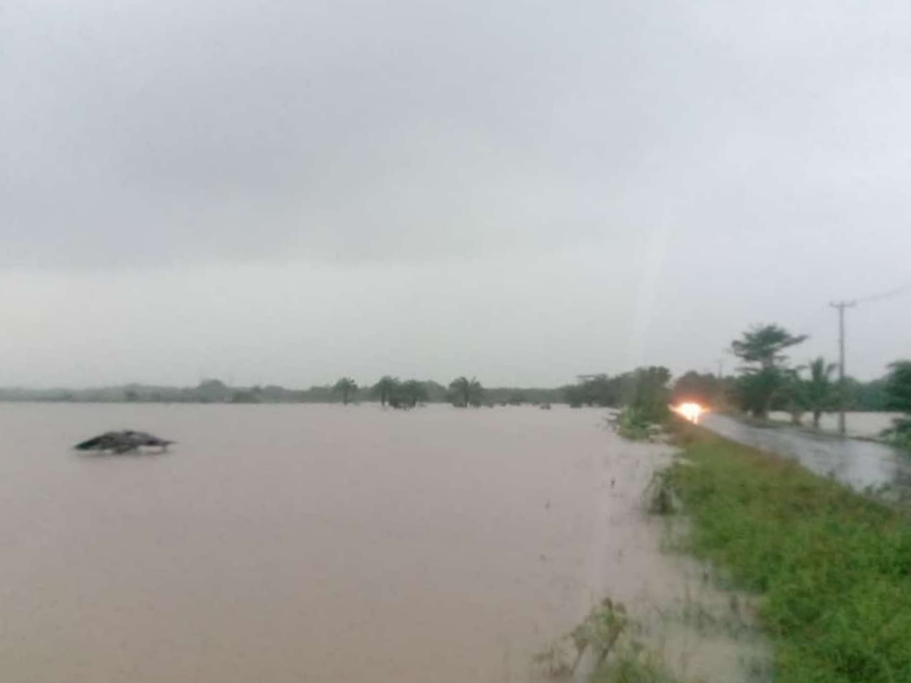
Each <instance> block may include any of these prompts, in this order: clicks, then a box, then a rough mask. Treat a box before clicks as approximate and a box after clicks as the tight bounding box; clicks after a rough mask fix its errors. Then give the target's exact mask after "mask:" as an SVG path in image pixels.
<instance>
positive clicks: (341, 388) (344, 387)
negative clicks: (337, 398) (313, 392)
mask: <svg viewBox="0 0 911 683" xmlns="http://www.w3.org/2000/svg"><path fill="white" fill-rule="evenodd" d="M332 390H333V391H335V392H337V393H339V394H341V395H342V403H344V404H345V405H348V401H349V400H350V398H351V394H353V393H355V392H356V391H357V382H355V381H354V380H353V379H351V378H350V377H342V378H341V379H340V380H339V381H338V382H336V383H335V386H334V387H332Z"/></svg>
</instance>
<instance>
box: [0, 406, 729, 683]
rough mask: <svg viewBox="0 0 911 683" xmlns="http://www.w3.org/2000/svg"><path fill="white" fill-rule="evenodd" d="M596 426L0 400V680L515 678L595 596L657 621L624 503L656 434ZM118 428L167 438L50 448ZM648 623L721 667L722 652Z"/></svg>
mask: <svg viewBox="0 0 911 683" xmlns="http://www.w3.org/2000/svg"><path fill="white" fill-rule="evenodd" d="M602 419H603V414H602V413H599V412H596V411H588V410H569V409H559V408H555V409H554V410H552V411H541V410H537V409H533V408H498V409H492V410H487V409H484V410H467V411H466V410H456V409H453V408H449V407H442V406H440V407H431V408H425V409H418V410H414V411H411V412H408V413H400V412H394V411H383V410H380V409H379V408H378V407H376V406H366V405H365V406H352V407H347V408H345V407H342V406H177V405H175V406H152V405H145V406H143V405H41V404H26V405H15V404H2V405H0V433H2V434H3V444H4V445H3V452H2V458H3V464H4V468H3V477H0V553H2V561H0V615H2V619H0V661H2V662H3V681H4V683H25V682H26V681H67V683H83V682H84V683H115V682H116V683H122V682H123V681H131V682H132V683H145V682H149V683H151V682H153V681H154V682H156V683H157V682H160V681H168V682H169V683H190V682H193V683H201V682H203V681H212V682H214V681H218V683H249V682H250V681H270V683H284V682H289V683H290V682H292V681H293V682H295V683H300V682H301V681H313V682H315V683H316V682H320V683H321V682H334V681H345V682H346V683H360V682H363V683H368V682H369V683H376V682H378V681H396V683H427V681H434V682H435V683H448V682H452V683H486V682H496V683H500V682H515V683H521V682H525V681H534V680H536V676H535V675H534V674H533V673H531V671H530V664H529V662H530V659H531V656H532V655H533V654H534V653H535V652H538V651H540V650H541V649H543V648H546V647H547V646H548V645H549V644H550V643H552V642H553V640H554V639H555V638H557V637H559V636H561V635H562V634H564V633H566V632H567V631H568V630H570V629H571V628H572V627H573V626H574V625H575V624H576V623H578V621H579V620H580V619H581V618H582V617H583V616H584V614H585V613H586V612H587V610H588V609H589V607H590V606H591V605H592V604H594V603H595V602H596V601H598V600H600V599H601V598H602V597H604V596H605V595H612V596H613V597H615V598H618V599H621V600H623V601H624V602H627V603H628V604H629V605H630V606H631V607H633V608H634V609H639V610H642V611H643V612H649V610H652V613H662V614H669V613H670V612H669V610H671V609H673V608H674V606H675V605H679V604H683V603H682V602H680V601H681V600H682V599H683V597H682V596H684V594H685V595H691V592H690V583H689V581H690V578H691V576H692V572H690V573H687V569H686V567H685V566H684V565H683V564H679V565H678V564H677V562H676V561H675V560H674V559H673V558H669V557H667V556H666V555H664V554H662V553H661V552H660V551H659V542H660V529H659V528H657V527H656V526H654V522H650V521H649V520H648V519H647V518H646V517H645V516H644V515H643V514H642V513H641V511H640V499H639V497H640V494H641V491H642V490H643V489H644V488H645V485H646V483H647V482H648V480H649V477H650V476H651V474H652V472H653V470H654V469H655V468H656V467H658V466H660V465H662V464H664V463H665V462H667V460H668V457H669V449H668V448H667V447H664V446H645V445H631V444H626V443H625V442H622V441H620V440H619V439H618V438H617V437H616V436H615V435H613V434H612V433H610V432H609V431H607V430H605V429H604V428H603V426H602V425H601V424H600V423H601V421H602ZM120 428H133V429H140V430H146V431H150V432H153V433H155V434H158V435H160V436H163V437H167V438H171V439H175V440H177V441H178V442H179V444H178V445H177V446H176V447H174V448H173V450H172V451H171V452H170V453H168V454H164V455H142V456H138V455H134V456H106V457H104V456H85V455H78V454H76V453H74V452H72V451H70V450H68V449H69V447H70V446H71V445H72V444H74V443H76V442H78V441H80V440H82V439H85V438H87V437H89V436H92V435H93V434H95V433H98V432H100V431H105V430H109V429H120ZM654 610H658V612H654ZM662 610H664V611H663V612H662ZM661 637H662V638H664V640H666V641H668V653H669V657H671V658H673V659H674V664H675V665H678V666H679V667H680V668H689V671H691V672H696V673H705V672H720V676H721V678H717V680H731V678H730V676H729V674H728V673H726V672H727V671H729V670H730V668H731V667H733V666H734V665H735V664H736V662H737V657H738V655H737V653H736V648H732V647H730V646H727V645H725V646H715V645H712V646H711V647H709V648H708V649H706V650H705V652H703V651H702V650H701V649H700V648H702V647H703V646H702V644H701V642H699V641H698V639H697V640H693V639H692V638H689V637H688V636H687V637H681V636H679V634H678V635H675V636H673V637H671V636H667V635H666V634H664V635H662V636H661ZM684 660H685V661H684Z"/></svg>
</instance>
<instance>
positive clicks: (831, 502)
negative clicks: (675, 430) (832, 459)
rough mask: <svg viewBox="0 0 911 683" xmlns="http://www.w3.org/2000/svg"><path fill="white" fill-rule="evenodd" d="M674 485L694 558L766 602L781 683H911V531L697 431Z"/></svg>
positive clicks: (851, 497)
mask: <svg viewBox="0 0 911 683" xmlns="http://www.w3.org/2000/svg"><path fill="white" fill-rule="evenodd" d="M681 443H682V445H683V448H684V451H685V455H686V457H687V458H688V459H689V460H690V461H691V462H692V465H686V466H685V465H679V464H678V465H675V466H673V467H672V468H671V470H670V471H669V475H668V484H669V485H670V486H671V487H673V489H674V492H675V494H676V495H677V496H679V497H680V499H681V500H682V503H683V508H684V512H685V514H686V515H687V516H688V517H689V518H690V519H691V521H692V525H691V530H690V532H689V535H688V537H687V540H686V541H685V545H686V549H687V550H689V551H691V552H693V553H694V554H695V555H697V556H698V557H700V558H702V559H704V560H707V561H709V562H710V563H711V564H712V565H713V566H714V567H715V568H716V569H717V570H718V572H719V575H720V576H723V577H725V578H726V579H727V580H729V581H730V582H731V584H732V585H733V586H735V587H737V588H740V589H744V590H747V591H753V592H757V593H759V594H761V596H762V599H761V600H760V611H759V617H760V622H761V626H762V628H763V630H764V632H765V633H766V635H767V636H768V637H769V638H770V639H771V641H772V643H773V645H774V648H775V680H776V681H777V682H778V683H868V682H869V683H874V682H875V683H893V682H905V681H907V682H909V683H911V576H909V572H911V522H909V520H908V519H907V518H906V517H905V516H904V515H903V514H902V513H900V512H898V511H896V510H893V509H891V508H889V507H887V506H885V505H884V504H881V503H879V502H876V501H873V500H870V499H868V498H865V497H863V496H861V495H859V494H855V493H852V492H850V491H849V490H847V489H846V488H844V487H842V486H841V485H839V484H837V483H835V482H833V481H830V480H827V479H822V478H820V477H817V476H815V475H813V474H811V473H809V472H807V471H806V470H804V469H802V468H801V467H799V466H798V465H796V464H794V463H791V462H788V461H785V460H782V459H778V458H775V457H773V456H769V455H766V454H763V453H760V452H758V451H755V450H753V449H750V448H747V447H743V446H739V445H736V444H733V443H731V442H729V441H726V440H723V439H721V438H718V437H715V436H712V435H709V434H708V433H706V432H704V431H702V430H699V429H696V428H686V429H685V430H684V432H683V433H682V435H681Z"/></svg>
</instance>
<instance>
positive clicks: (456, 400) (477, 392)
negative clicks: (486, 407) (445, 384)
mask: <svg viewBox="0 0 911 683" xmlns="http://www.w3.org/2000/svg"><path fill="white" fill-rule="evenodd" d="M449 388H450V390H452V399H453V405H455V406H457V407H459V408H467V407H468V406H476V405H479V404H480V403H481V395H482V394H483V393H484V387H482V386H481V383H480V382H479V381H478V380H477V379H475V378H474V377H472V378H471V379H468V378H467V377H458V378H456V379H454V380H452V382H451V383H450V384H449Z"/></svg>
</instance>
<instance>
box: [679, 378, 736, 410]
mask: <svg viewBox="0 0 911 683" xmlns="http://www.w3.org/2000/svg"><path fill="white" fill-rule="evenodd" d="M723 397H724V387H723V385H722V382H721V380H719V379H718V377H717V376H716V375H713V374H711V373H705V374H701V373H698V372H695V371H693V370H690V371H689V372H687V373H685V374H683V375H681V376H680V377H679V378H678V379H677V381H676V382H674V391H673V394H672V400H673V402H674V403H688V402H693V403H698V404H700V405H702V406H708V407H712V408H717V407H718V406H719V405H720V404H721V403H722V402H723Z"/></svg>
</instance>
